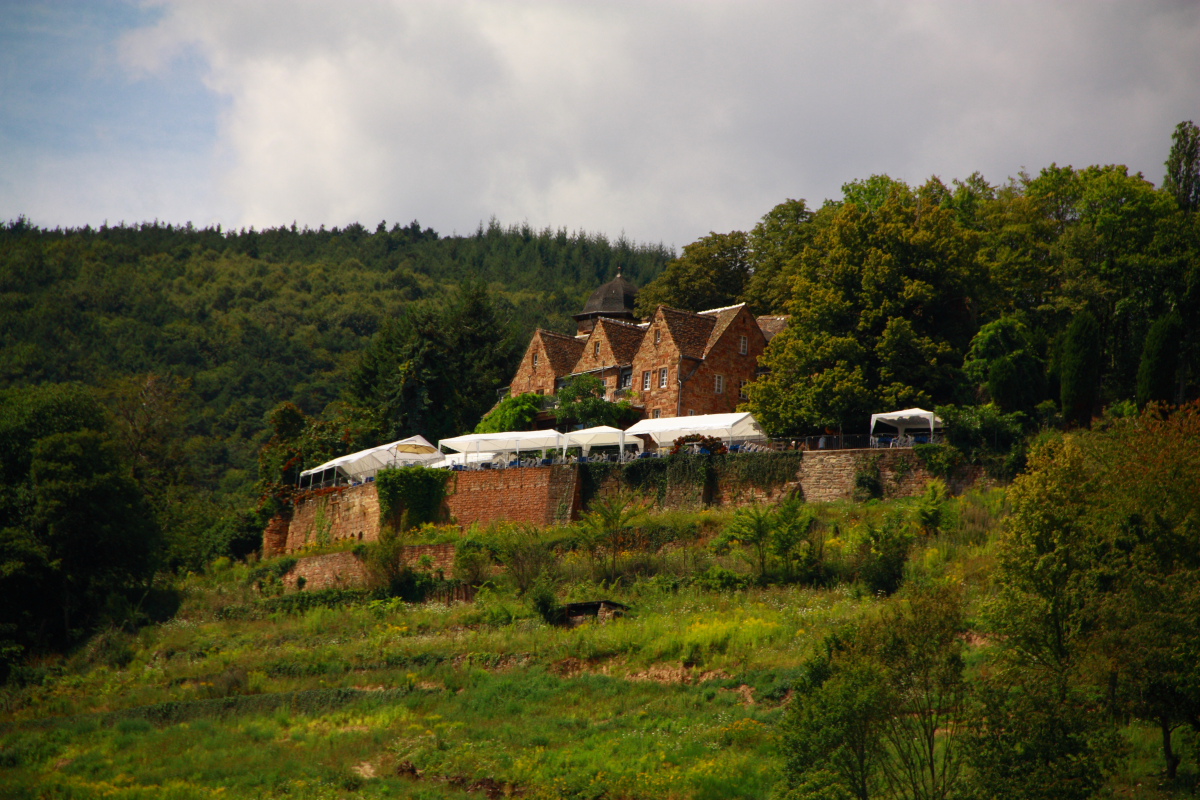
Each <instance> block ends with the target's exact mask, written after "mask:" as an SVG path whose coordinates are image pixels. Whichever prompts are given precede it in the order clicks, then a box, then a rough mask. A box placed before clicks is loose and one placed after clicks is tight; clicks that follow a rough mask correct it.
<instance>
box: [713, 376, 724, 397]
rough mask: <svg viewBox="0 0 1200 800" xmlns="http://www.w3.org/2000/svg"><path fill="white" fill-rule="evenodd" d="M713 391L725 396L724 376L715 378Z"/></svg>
mask: <svg viewBox="0 0 1200 800" xmlns="http://www.w3.org/2000/svg"><path fill="white" fill-rule="evenodd" d="M714 391H715V392H716V393H717V394H725V376H724V375H718V376H717V381H716V386H715V387H714Z"/></svg>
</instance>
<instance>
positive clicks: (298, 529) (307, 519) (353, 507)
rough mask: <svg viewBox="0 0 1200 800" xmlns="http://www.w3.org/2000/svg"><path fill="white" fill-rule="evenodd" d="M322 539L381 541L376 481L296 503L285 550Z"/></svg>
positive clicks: (333, 540) (331, 540)
mask: <svg viewBox="0 0 1200 800" xmlns="http://www.w3.org/2000/svg"><path fill="white" fill-rule="evenodd" d="M322 531H325V536H324V537H322V535H321V533H322ZM323 539H324V541H327V542H328V543H329V544H333V543H335V542H340V541H344V540H347V539H354V540H355V541H360V542H374V541H378V539H379V495H378V493H377V492H376V491H375V484H374V483H364V484H362V485H361V486H350V487H345V488H339V489H338V490H336V491H333V492H329V493H327V494H320V495H310V496H308V497H306V498H305V497H302V498H301V499H300V500H298V501H297V502H296V505H295V507H294V509H293V512H292V520H291V523H290V524H289V525H288V533H287V540H286V543H285V544H284V549H283V552H285V553H294V552H296V551H297V550H300V549H302V548H304V547H305V546H306V545H313V544H317V543H318V542H321V541H322V540H323Z"/></svg>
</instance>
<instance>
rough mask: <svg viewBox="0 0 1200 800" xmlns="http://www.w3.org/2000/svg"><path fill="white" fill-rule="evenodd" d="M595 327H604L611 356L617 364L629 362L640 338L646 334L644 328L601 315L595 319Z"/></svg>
mask: <svg viewBox="0 0 1200 800" xmlns="http://www.w3.org/2000/svg"><path fill="white" fill-rule="evenodd" d="M596 327H597V328H600V327H603V328H604V335H605V336H606V337H607V338H608V343H609V345H610V346H611V347H612V351H613V356H614V357H615V358H616V360H617V363H618V364H629V363H631V362H632V361H633V354H634V353H636V352H637V349H638V348H639V347H640V346H641V344H642V339H643V338H645V336H646V331H645V329H643V328H641V327H640V326H638V325H634V324H632V323H629V322H620V321H618V320H615V319H607V318H605V317H601V318H600V319H599V320H598V321H597V323H596Z"/></svg>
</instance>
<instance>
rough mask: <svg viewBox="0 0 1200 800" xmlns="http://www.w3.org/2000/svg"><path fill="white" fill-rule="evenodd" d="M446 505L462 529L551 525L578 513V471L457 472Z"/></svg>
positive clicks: (501, 470)
mask: <svg viewBox="0 0 1200 800" xmlns="http://www.w3.org/2000/svg"><path fill="white" fill-rule="evenodd" d="M446 493H447V497H446V504H447V505H448V506H449V507H450V513H451V514H452V515H453V516H454V518H455V520H457V521H458V524H459V525H463V526H467V525H471V524H472V523H476V522H478V523H488V522H492V521H494V520H508V521H511V522H528V523H531V524H534V525H550V524H553V523H555V522H568V521H570V520H572V519H575V518H576V517H577V516H578V513H579V504H580V482H579V470H577V469H575V468H574V467H570V466H556V467H521V468H519V469H499V470H467V471H463V472H456V473H454V477H453V478H451V479H450V482H449V483H448V484H447V486H446Z"/></svg>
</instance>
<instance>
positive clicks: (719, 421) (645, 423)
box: [625, 411, 767, 445]
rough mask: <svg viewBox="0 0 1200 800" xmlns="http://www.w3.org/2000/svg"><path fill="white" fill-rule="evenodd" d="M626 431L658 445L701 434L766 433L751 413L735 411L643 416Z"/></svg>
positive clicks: (747, 436)
mask: <svg viewBox="0 0 1200 800" xmlns="http://www.w3.org/2000/svg"><path fill="white" fill-rule="evenodd" d="M625 434H626V435H627V436H628V435H633V434H641V435H645V436H649V437H650V438H651V439H653V440H654V443H655V444H657V445H663V444H670V443H671V442H674V441H675V440H676V439H678V438H679V437H680V436H690V435H692V434H700V435H701V436H715V437H718V438H721V439H727V440H728V441H729V442H730V443H732V442H734V441H743V442H744V441H753V440H760V441H761V440H764V439H766V438H767V434H766V433H764V432H763V429H762V428H761V427H760V426H759V424H758V422H757V421H755V419H754V416H753V415H752V414H750V413H749V412H744V411H743V412H738V413H734V414H699V415H697V416H694V417H660V418H659V419H644V420H642V421H641V422H639V423H637V424H636V425H634V426H633V427H631V428H629V429H628V430H626V431H625Z"/></svg>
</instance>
